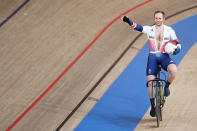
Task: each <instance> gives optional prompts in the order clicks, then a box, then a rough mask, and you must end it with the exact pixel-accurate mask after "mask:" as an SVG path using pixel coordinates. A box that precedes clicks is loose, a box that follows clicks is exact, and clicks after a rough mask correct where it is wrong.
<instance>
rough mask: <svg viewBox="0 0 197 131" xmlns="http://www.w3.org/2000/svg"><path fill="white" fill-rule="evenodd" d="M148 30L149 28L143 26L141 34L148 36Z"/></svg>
mask: <svg viewBox="0 0 197 131" xmlns="http://www.w3.org/2000/svg"><path fill="white" fill-rule="evenodd" d="M149 28H150V26H143V30H142V33H144V34H148V31H149Z"/></svg>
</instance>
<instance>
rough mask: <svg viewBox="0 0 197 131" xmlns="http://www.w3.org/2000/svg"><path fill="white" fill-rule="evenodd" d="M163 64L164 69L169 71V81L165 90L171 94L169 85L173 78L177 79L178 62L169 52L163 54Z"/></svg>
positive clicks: (167, 93) (166, 93)
mask: <svg viewBox="0 0 197 131" xmlns="http://www.w3.org/2000/svg"><path fill="white" fill-rule="evenodd" d="M161 65H162V68H163V69H164V70H166V71H168V72H169V75H168V81H167V83H166V85H165V90H164V95H165V96H169V95H170V90H169V85H170V84H171V83H172V82H173V80H174V79H175V76H176V71H177V68H176V64H175V62H174V61H173V60H172V59H171V58H170V57H169V55H168V54H164V55H163V56H162V62H161Z"/></svg>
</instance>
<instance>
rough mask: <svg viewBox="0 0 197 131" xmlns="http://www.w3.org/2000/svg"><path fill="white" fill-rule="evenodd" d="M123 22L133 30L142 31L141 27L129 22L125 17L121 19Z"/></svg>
mask: <svg viewBox="0 0 197 131" xmlns="http://www.w3.org/2000/svg"><path fill="white" fill-rule="evenodd" d="M123 21H124V22H126V23H128V24H129V25H130V26H131V27H132V28H134V29H135V30H137V31H140V32H142V31H143V26H141V25H139V24H136V23H135V22H133V21H131V20H130V19H129V18H128V17H127V16H124V17H123Z"/></svg>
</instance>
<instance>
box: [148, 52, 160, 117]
mask: <svg viewBox="0 0 197 131" xmlns="http://www.w3.org/2000/svg"><path fill="white" fill-rule="evenodd" d="M154 55H155V54H149V57H148V63H147V68H146V74H147V79H148V81H150V80H154V79H155V77H156V74H157V61H156V57H155V56H154ZM148 94H149V97H150V103H151V110H150V115H151V116H152V117H154V116H155V98H154V96H155V90H154V89H153V87H152V82H149V83H148Z"/></svg>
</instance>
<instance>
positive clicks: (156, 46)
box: [122, 11, 181, 117]
mask: <svg viewBox="0 0 197 131" xmlns="http://www.w3.org/2000/svg"><path fill="white" fill-rule="evenodd" d="M122 20H123V21H124V22H126V23H128V24H129V25H130V26H131V27H132V28H134V29H135V30H137V31H140V32H142V33H145V34H146V35H147V37H148V39H149V45H150V52H149V56H148V62H147V68H146V74H147V79H148V81H149V80H154V79H155V78H156V75H157V72H158V71H157V70H158V68H157V65H158V64H161V67H162V68H163V69H164V70H166V71H168V72H169V75H168V81H167V84H166V85H165V87H164V95H165V96H166V97H167V96H169V95H170V90H169V85H170V84H171V83H172V81H173V80H174V78H175V76H176V71H177V67H176V64H175V62H174V60H172V59H171V58H170V56H169V54H170V55H172V54H173V55H176V54H178V53H179V52H180V50H181V45H180V43H179V40H178V38H177V36H176V34H175V31H174V30H173V29H172V28H171V27H169V26H167V25H164V24H163V23H164V21H165V13H164V12H163V11H155V13H154V22H155V24H154V25H153V26H141V25H139V24H136V23H135V22H133V21H132V20H130V19H129V18H128V17H127V16H124V17H123V18H122ZM169 42H170V44H175V45H176V46H175V47H176V48H174V49H172V51H171V52H169V53H166V51H165V46H166V45H167V44H169ZM148 94H149V97H150V103H151V110H150V115H151V116H152V117H154V116H155V103H154V101H155V100H154V99H155V98H154V92H153V88H152V83H151V82H149V84H148Z"/></svg>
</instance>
